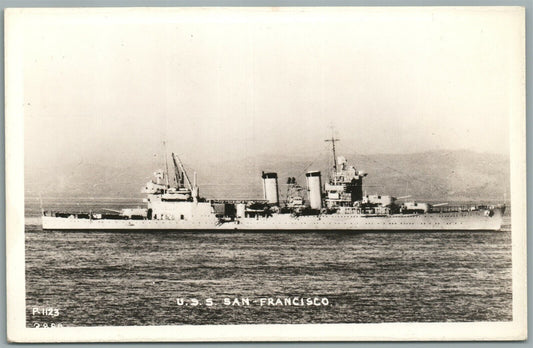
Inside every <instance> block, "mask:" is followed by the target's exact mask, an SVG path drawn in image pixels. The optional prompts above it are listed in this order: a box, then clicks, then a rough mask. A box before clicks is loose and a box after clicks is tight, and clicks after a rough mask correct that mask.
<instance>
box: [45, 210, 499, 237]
mask: <svg viewBox="0 0 533 348" xmlns="http://www.w3.org/2000/svg"><path fill="white" fill-rule="evenodd" d="M502 220H503V209H502V208H495V209H492V210H490V213H489V211H488V210H476V211H466V212H454V213H427V214H393V215H384V216H377V215H351V214H346V215H344V216H343V215H338V214H332V215H314V216H294V215H292V214H276V215H273V216H270V217H253V218H252V217H248V218H240V219H235V220H231V221H224V222H221V221H220V220H219V219H217V218H216V217H215V216H213V217H212V218H209V217H202V218H195V219H193V220H189V221H188V220H164V219H161V220H148V219H142V220H130V219H123V220H113V219H87V218H76V217H54V216H43V217H42V226H43V229H44V230H72V231H76V230H83V231H89V230H94V231H103V230H113V231H135V230H139V231H144V230H161V231H194V230H197V231H202V232H206V231H228V230H237V231H320V230H322V231H323V230H336V231H341V230H342V231H354V232H357V231H450V230H461V231H465V230H467V231H497V230H499V229H500V228H501V225H502Z"/></svg>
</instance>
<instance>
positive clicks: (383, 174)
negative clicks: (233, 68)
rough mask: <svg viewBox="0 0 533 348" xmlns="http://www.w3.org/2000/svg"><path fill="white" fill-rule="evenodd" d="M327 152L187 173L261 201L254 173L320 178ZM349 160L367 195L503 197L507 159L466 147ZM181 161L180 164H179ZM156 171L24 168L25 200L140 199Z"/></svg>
mask: <svg viewBox="0 0 533 348" xmlns="http://www.w3.org/2000/svg"><path fill="white" fill-rule="evenodd" d="M330 157H331V156H330V155H329V154H326V153H324V154H319V155H318V156H317V157H316V158H310V157H305V156H301V157H290V156H287V155H285V156H273V155H263V156H258V157H256V158H247V159H244V160H242V161H224V160H219V161H217V162H211V163H203V162H201V161H197V162H193V161H191V163H186V164H187V165H186V168H187V170H188V172H189V175H190V176H191V177H192V174H193V168H194V170H195V171H197V173H198V183H199V185H200V189H201V194H202V195H203V196H205V197H208V198H228V199H247V198H250V199H253V198H255V199H260V198H262V185H261V179H260V176H261V171H263V170H264V171H275V172H277V173H278V175H279V178H280V193H281V195H282V197H283V196H284V191H285V185H284V183H285V181H286V178H287V177H288V176H294V177H296V178H297V180H298V182H299V183H300V184H301V185H305V176H304V174H305V172H306V171H307V170H311V169H313V170H321V171H322V173H323V176H327V173H328V172H329V169H328V168H330V166H331V162H332V160H331V158H330ZM345 157H346V158H347V159H348V162H349V163H350V164H354V165H355V166H356V168H357V169H360V170H364V171H366V172H367V173H368V176H367V177H366V179H365V191H366V192H367V193H382V194H392V195H394V196H406V195H411V197H412V198H413V199H417V200H430V201H494V200H496V201H502V200H503V199H504V197H505V196H509V192H510V189H509V177H510V176H509V158H508V157H506V156H504V155H497V154H484V153H476V152H472V151H431V152H423V153H414V154H376V155H360V154H346V155H345ZM185 162H186V161H185ZM156 169H157V168H154V166H153V164H152V163H150V162H149V161H147V162H141V163H136V164H129V165H127V166H111V165H102V164H98V163H76V164H64V165H62V166H58V167H52V166H49V167H46V168H43V167H41V168H35V167H30V166H29V165H27V166H26V169H25V190H26V195H27V196H28V197H35V196H38V195H39V194H41V195H42V196H44V197H64V198H75V197H117V198H134V197H142V194H141V193H140V188H141V187H142V186H143V184H144V183H145V182H147V181H148V180H150V178H151V175H152V173H153V172H154V170H156Z"/></svg>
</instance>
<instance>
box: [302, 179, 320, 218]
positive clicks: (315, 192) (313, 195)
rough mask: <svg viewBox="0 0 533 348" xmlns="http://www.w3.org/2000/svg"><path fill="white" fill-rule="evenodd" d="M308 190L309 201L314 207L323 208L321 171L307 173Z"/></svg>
mask: <svg viewBox="0 0 533 348" xmlns="http://www.w3.org/2000/svg"><path fill="white" fill-rule="evenodd" d="M305 177H306V179H307V190H308V191H309V203H310V205H311V208H312V209H322V182H321V178H320V172H319V171H311V172H307V173H306V174H305Z"/></svg>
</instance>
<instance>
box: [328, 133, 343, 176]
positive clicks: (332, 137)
mask: <svg viewBox="0 0 533 348" xmlns="http://www.w3.org/2000/svg"><path fill="white" fill-rule="evenodd" d="M324 141H325V142H331V148H332V150H333V169H335V173H337V155H336V154H335V142H336V141H340V139H335V137H334V136H333V134H331V139H326V140H324Z"/></svg>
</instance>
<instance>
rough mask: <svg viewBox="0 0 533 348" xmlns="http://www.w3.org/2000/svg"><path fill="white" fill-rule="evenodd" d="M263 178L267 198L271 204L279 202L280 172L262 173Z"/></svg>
mask: <svg viewBox="0 0 533 348" xmlns="http://www.w3.org/2000/svg"><path fill="white" fill-rule="evenodd" d="M261 177H262V178H263V193H264V197H265V200H266V201H267V202H268V203H269V204H274V205H278V204H279V194H278V174H277V173H265V172H263V174H262V175H261Z"/></svg>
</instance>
